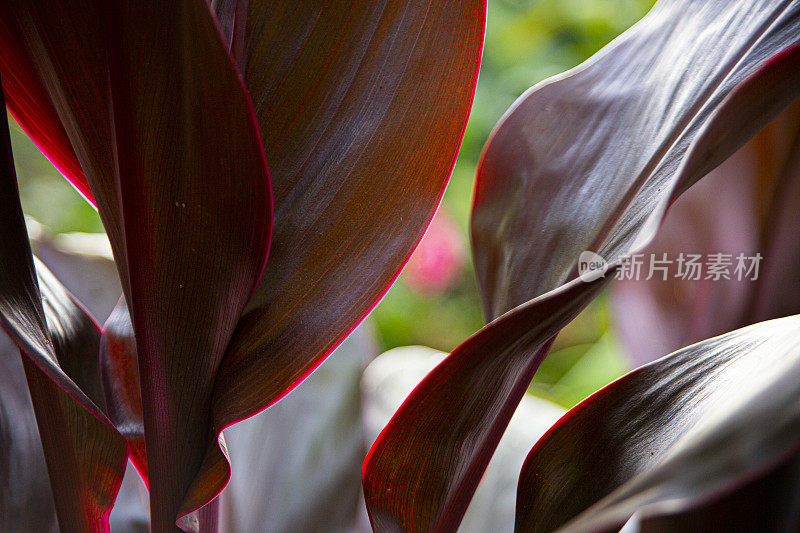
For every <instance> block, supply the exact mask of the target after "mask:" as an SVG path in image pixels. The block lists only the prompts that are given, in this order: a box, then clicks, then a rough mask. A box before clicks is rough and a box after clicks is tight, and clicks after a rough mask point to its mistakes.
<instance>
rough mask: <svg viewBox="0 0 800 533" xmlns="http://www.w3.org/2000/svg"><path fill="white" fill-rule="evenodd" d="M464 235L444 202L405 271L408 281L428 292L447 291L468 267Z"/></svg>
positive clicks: (413, 287)
mask: <svg viewBox="0 0 800 533" xmlns="http://www.w3.org/2000/svg"><path fill="white" fill-rule="evenodd" d="M465 254H466V246H465V242H464V236H463V234H462V233H461V231H460V230H459V228H458V226H457V225H456V223H455V221H454V220H453V218H452V217H451V216H450V215H449V214H448V213H447V211H446V210H445V208H444V206H441V207H440V208H439V210H438V211H437V212H436V215H435V216H434V217H433V220H432V221H431V224H430V226H428V230H427V231H426V232H425V235H424V236H423V237H422V241H420V243H419V246H417V249H416V250H415V251H414V254H413V255H412V256H411V259H409V261H408V264H407V265H406V267H405V270H404V272H403V280H404V282H405V284H406V285H407V286H408V287H409V288H411V289H412V290H414V291H416V292H418V293H421V294H425V295H438V294H442V293H444V292H446V291H447V290H448V289H449V288H451V287H452V286H453V285H454V284H455V282H456V281H457V280H458V278H459V275H460V274H461V271H462V270H463V269H464V260H465Z"/></svg>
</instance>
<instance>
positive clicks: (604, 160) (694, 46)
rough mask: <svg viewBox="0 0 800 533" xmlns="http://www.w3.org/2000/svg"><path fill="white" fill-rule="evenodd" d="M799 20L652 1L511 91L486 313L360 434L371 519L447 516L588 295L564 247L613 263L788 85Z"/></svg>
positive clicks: (492, 222) (482, 234) (758, 121)
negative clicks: (553, 73) (597, 48)
mask: <svg viewBox="0 0 800 533" xmlns="http://www.w3.org/2000/svg"><path fill="white" fill-rule="evenodd" d="M799 28H800V6H798V5H797V4H796V3H791V2H776V1H772V2H757V3H752V2H690V1H681V0H664V1H662V2H660V3H658V4H657V5H656V7H655V8H654V9H653V11H652V12H651V13H650V14H648V15H647V17H645V19H644V20H643V21H641V22H640V23H638V24H637V25H635V26H634V27H633V28H632V29H631V30H629V31H628V32H626V33H625V34H623V35H622V36H621V37H619V38H618V39H616V40H615V41H614V42H613V43H612V44H610V45H609V46H608V47H606V48H605V49H603V50H602V51H601V52H599V53H598V54H597V55H595V56H594V57H593V58H592V59H590V60H589V61H587V62H586V63H584V64H583V65H581V66H579V67H576V69H574V70H572V71H569V72H568V73H566V74H563V75H561V76H557V77H556V78H554V79H551V80H548V81H546V82H543V83H542V84H540V85H539V86H537V87H535V88H534V89H532V90H531V91H529V92H528V93H526V95H524V96H523V97H522V98H521V99H520V100H519V101H518V102H517V103H516V104H515V105H514V106H513V107H512V108H511V110H510V111H509V112H508V113H507V114H506V116H505V117H504V119H503V120H501V123H500V124H499V125H498V127H497V128H496V129H495V131H494V133H493V134H492V137H491V138H490V140H489V142H488V144H487V146H486V148H485V149H484V154H483V156H482V160H481V164H480V166H479V169H478V177H477V180H478V181H477V184H476V192H475V199H474V202H475V203H474V209H473V219H472V236H473V244H474V253H475V263H476V268H477V271H478V275H479V281H480V283H481V289H482V292H483V297H484V306H485V310H486V315H487V316H488V317H489V318H494V317H499V318H496V319H495V320H494V321H493V322H491V323H490V324H489V325H488V326H486V327H485V328H484V329H483V330H481V331H480V332H478V333H477V334H476V335H474V336H473V337H472V338H471V339H469V340H468V341H467V342H465V343H464V344H463V345H462V346H460V347H459V348H457V349H456V350H455V351H454V352H453V353H452V354H451V356H450V357H449V358H448V359H447V360H445V362H443V363H442V364H441V365H440V366H439V367H437V368H436V369H435V370H434V371H433V372H432V373H431V374H429V376H428V377H427V378H426V379H425V380H424V381H423V382H422V383H421V384H420V386H419V387H417V389H415V391H414V392H413V393H412V394H411V395H410V396H409V398H408V399H407V400H406V402H405V403H404V404H403V406H402V407H401V409H400V410H399V411H398V413H397V414H396V416H395V417H394V418H393V420H392V421H391V422H390V424H389V426H387V428H386V430H384V432H383V434H382V435H381V437H380V438H379V439H378V441H377V442H376V444H375V446H373V449H372V450H371V454H370V456H369V457H368V461H367V463H366V464H365V470H364V482H365V490H366V493H367V503H368V506H369V508H370V512H371V518H372V520H373V525H374V526H375V527H376V529H378V530H381V531H383V530H396V529H402V528H407V529H413V530H439V531H445V530H449V529H452V528H453V527H454V526H456V525H457V524H458V522H459V520H460V518H461V515H462V514H463V511H464V509H465V508H466V505H467V503H468V502H469V498H470V497H471V495H472V492H473V491H474V489H475V486H476V485H477V480H478V479H479V477H480V475H481V473H482V472H483V470H484V469H485V467H486V464H487V463H488V460H489V458H490V457H491V454H492V451H493V449H494V446H495V445H496V443H497V440H498V439H499V435H501V434H502V432H503V430H504V428H505V426H506V424H507V423H508V413H509V412H513V408H514V406H515V405H516V402H517V401H519V397H520V395H521V394H522V392H521V391H524V390H525V388H526V387H527V386H528V384H529V382H530V379H531V377H532V375H533V373H534V372H535V370H536V367H537V366H538V363H539V361H540V360H541V358H542V357H544V354H545V352H546V350H547V347H546V341H547V340H548V339H549V338H551V337H552V336H553V335H555V334H556V333H557V332H558V329H559V328H560V327H562V326H563V325H564V324H563V323H560V320H559V319H560V318H561V317H570V318H571V317H573V316H575V314H577V312H578V311H579V310H580V309H582V308H583V307H584V306H585V305H586V304H587V303H588V301H589V300H590V299H591V297H592V296H593V295H594V294H596V291H595V290H589V289H588V288H587V287H590V286H591V284H590V285H586V283H585V282H584V281H583V280H582V279H580V278H578V276H577V274H578V272H577V262H578V258H579V255H580V253H581V252H582V251H584V250H596V251H598V252H599V253H600V255H602V256H603V257H605V259H606V260H607V261H608V262H609V264H610V265H611V267H612V271H611V272H613V267H615V266H617V265H619V264H620V262H621V260H622V259H623V258H624V257H625V255H626V254H628V253H631V252H632V251H635V250H638V249H639V248H640V247H641V246H643V245H645V244H646V243H647V242H648V241H649V240H650V239H651V238H652V236H653V234H654V233H655V231H656V229H657V227H658V225H659V224H660V222H661V220H662V218H663V216H664V212H665V210H666V208H667V206H668V205H669V204H670V203H671V201H672V200H673V199H674V198H675V197H676V196H677V195H678V194H679V193H680V192H682V191H683V190H685V189H686V188H687V187H689V186H690V185H691V184H693V183H694V182H695V181H697V180H698V179H700V178H701V177H702V176H703V175H704V174H706V173H707V172H708V171H709V170H711V169H712V168H714V166H716V165H717V164H719V163H720V162H721V161H722V160H724V159H725V158H726V157H727V156H729V155H730V154H731V153H732V152H734V151H735V150H736V149H737V148H739V147H740V146H741V145H742V144H744V143H745V142H746V141H747V140H748V139H749V137H751V136H752V135H754V134H755V133H756V132H757V131H758V130H759V128H761V127H762V126H763V125H765V124H766V123H767V122H768V121H769V120H770V119H771V118H773V117H774V116H775V115H777V114H778V113H779V112H780V111H781V110H782V109H783V108H784V107H785V106H787V105H788V104H789V103H790V102H791V101H792V100H794V99H795V98H797V96H798V92H799V91H800V83H798V82H799V81H800V69H798V63H800V50H798V46H797V45H796V43H797V41H798V35H800V34H799V33H798V29H799ZM608 278H609V273H607V275H606V278H604V279H605V280H608ZM569 280H572V281H569ZM565 282H568V283H566V284H565ZM592 283H594V284H596V285H597V284H602V283H604V281H594V282H592ZM548 291H549V292H548ZM531 298H534V299H533V300H530V299H531ZM524 302H527V303H524ZM519 304H522V305H519ZM517 305H519V307H517V308H514V306H517ZM503 313H505V314H503ZM554 317H555V318H554ZM559 323H560V325H559ZM495 336H501V337H502V340H499V339H497V338H496V337H495ZM483 339H487V340H489V339H491V341H490V342H486V343H484V342H483ZM501 377H502V385H500V383H498V379H500V378H501ZM511 391H514V392H513V393H512V392H511ZM478 402H480V403H478ZM476 404H477V405H476Z"/></svg>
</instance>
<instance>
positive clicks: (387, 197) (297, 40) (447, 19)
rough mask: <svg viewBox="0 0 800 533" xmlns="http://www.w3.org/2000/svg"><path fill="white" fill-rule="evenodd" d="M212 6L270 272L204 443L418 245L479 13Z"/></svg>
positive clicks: (457, 126) (254, 408)
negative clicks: (266, 169) (246, 130)
mask: <svg viewBox="0 0 800 533" xmlns="http://www.w3.org/2000/svg"><path fill="white" fill-rule="evenodd" d="M215 4H216V7H217V9H218V18H219V19H220V20H232V19H235V23H234V26H235V27H236V28H237V29H238V30H241V28H242V27H244V28H246V31H245V33H244V38H243V41H241V42H242V43H243V44H242V46H241V48H237V45H236V44H235V43H236V40H235V39H233V36H232V34H231V41H230V42H232V43H234V51H233V55H234V56H235V57H236V58H237V60H238V61H239V65H240V68H241V71H242V73H243V75H244V77H245V82H246V85H247V88H248V91H249V93H250V96H251V98H252V100H253V104H254V107H255V110H256V114H257V116H258V121H259V124H260V126H261V135H262V138H263V141H264V149H265V151H266V156H267V160H268V161H269V164H270V173H271V176H272V180H273V188H274V191H275V234H274V238H273V243H272V248H271V250H270V258H269V261H268V262H267V266H266V269H265V271H264V275H263V277H262V279H261V282H260V284H259V286H258V288H257V289H256V292H255V294H254V296H253V299H252V300H251V301H250V303H249V304H248V306H247V309H246V310H245V314H244V316H243V318H242V320H241V322H240V323H239V325H238V326H237V330H236V333H235V335H234V338H233V340H232V342H231V345H230V347H229V349H228V353H227V355H226V357H225V360H224V361H223V364H222V367H221V369H220V375H219V378H218V380H217V387H216V389H215V401H214V422H215V428H216V430H217V431H219V430H221V429H222V428H224V427H225V426H227V425H230V424H232V423H234V422H237V421H239V420H241V419H242V418H245V417H248V416H251V415H253V414H254V413H256V412H258V411H260V410H262V409H264V408H265V407H267V406H269V405H271V404H272V403H274V402H276V401H277V400H279V399H280V398H281V397H282V396H283V395H284V394H286V393H287V392H288V391H290V390H291V389H292V388H293V387H295V386H296V385H297V384H298V383H299V382H300V381H302V379H303V378H304V377H306V376H307V375H308V374H309V373H310V372H311V371H312V370H313V369H314V368H315V367H316V366H317V365H318V364H319V363H320V362H321V361H322V360H323V359H324V358H325V357H326V356H327V354H329V353H330V352H331V350H333V349H334V348H335V347H336V346H337V345H338V344H339V343H340V342H341V341H342V339H344V338H345V337H346V336H347V335H348V334H349V333H350V332H351V331H352V330H353V328H354V327H355V326H356V325H357V324H358V323H359V322H360V321H361V320H362V319H363V318H364V316H365V315H366V314H367V313H368V312H369V310H370V309H371V308H372V307H373V306H374V305H375V304H376V302H377V301H378V300H379V298H380V297H381V296H382V295H383V294H384V292H385V291H386V290H387V288H388V287H389V285H390V284H391V283H392V281H394V279H395V278H396V276H397V274H398V273H399V271H400V269H401V267H402V266H403V264H404V263H405V261H406V260H407V259H408V257H409V255H410V254H411V252H412V250H413V248H414V246H415V245H416V244H417V242H418V241H419V239H420V238H421V237H422V234H423V232H424V231H425V227H426V226H427V224H428V222H429V221H430V219H431V217H432V215H433V212H434V210H435V208H436V206H437V204H438V203H439V200H440V198H441V196H442V193H443V191H444V187H445V184H446V183H447V180H448V178H449V176H450V172H451V171H452V168H453V164H454V162H455V157H456V153H457V151H458V148H459V146H460V144H461V139H462V136H463V133H464V128H465V125H466V121H467V116H468V114H469V109H470V105H471V102H472V97H473V94H474V90H475V83H476V81H477V71H478V66H479V62H480V55H481V49H482V43H483V33H484V24H485V10H486V2H485V0H459V1H455V0H431V1H426V2H417V1H408V0H390V1H378V2H376V1H373V0H369V1H362V0H353V1H349V2H323V3H321V2H316V1H300V2H277V1H265V0H258V1H250V2H225V1H221V2H215ZM243 6H246V17H245V16H244V14H243V12H242V8H243ZM231 9H233V10H235V9H239V11H229V10H231ZM226 10H227V11H226ZM245 18H246V20H245ZM225 27H228V28H230V27H231V26H230V23H223V28H225ZM231 31H232V30H231ZM321 51H324V53H321ZM210 452H211V453H210V454H209V456H208V457H207V459H208V473H209V475H216V474H214V472H222V471H223V470H220V469H219V468H218V467H219V463H218V461H219V460H220V457H219V456H218V455H217V456H216V457H214V454H215V453H216V451H215V450H213V449H212V450H210ZM201 482H202V480H198V483H201Z"/></svg>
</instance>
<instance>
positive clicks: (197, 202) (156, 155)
mask: <svg viewBox="0 0 800 533" xmlns="http://www.w3.org/2000/svg"><path fill="white" fill-rule="evenodd" d="M113 11H114V13H113V15H112V17H111V18H112V19H113V22H112V23H111V27H113V28H114V31H115V32H116V36H117V40H115V41H112V43H111V50H112V52H111V56H112V57H111V61H110V63H111V66H112V68H111V80H112V83H111V85H112V90H113V93H114V117H115V134H116V138H117V139H118V144H117V146H116V149H117V156H118V160H119V173H120V176H119V179H120V184H121V187H120V190H121V199H122V212H123V217H124V220H125V246H126V248H127V250H128V253H129V254H130V255H129V260H130V263H129V265H128V270H129V275H130V287H131V295H132V299H131V300H130V309H131V314H132V318H133V324H134V330H135V334H136V345H137V349H138V355H139V357H138V363H139V365H138V366H139V372H140V376H141V387H142V404H143V414H144V427H145V440H146V444H147V445H146V448H147V463H148V477H149V488H150V508H151V513H152V527H153V529H154V531H160V530H164V529H166V528H168V527H170V524H174V522H175V519H176V517H177V516H178V515H181V516H182V515H184V514H186V513H189V512H190V511H193V510H194V509H195V508H197V507H199V506H201V505H204V504H205V503H206V502H208V501H209V500H210V499H212V498H213V497H214V496H215V495H216V494H217V493H218V492H219V491H220V490H221V489H222V487H223V484H222V483H224V481H226V479H225V478H227V475H226V476H225V478H223V479H221V480H215V481H222V483H220V482H217V483H214V484H205V485H204V486H203V487H202V488H201V492H200V494H201V495H200V497H199V498H198V499H189V500H185V497H186V494H187V489H188V488H189V485H190V483H191V481H192V479H194V477H195V475H196V474H197V472H198V470H199V468H200V464H201V462H202V459H203V456H204V454H205V451H206V448H207V447H208V446H211V447H213V448H215V449H216V453H217V454H218V455H217V456H218V457H222V454H221V453H220V450H219V448H217V442H216V441H217V439H216V434H214V435H212V431H211V429H210V427H209V422H210V416H209V414H210V413H209V409H210V407H211V392H212V387H213V385H214V381H215V378H216V373H217V368H218V367H219V365H220V362H221V360H222V356H223V354H224V351H225V347H226V346H227V344H228V340H229V339H230V336H231V334H232V332H233V328H234V326H235V325H236V322H237V321H238V318H239V316H240V315H241V312H242V309H243V307H244V304H245V302H246V301H247V299H248V298H249V297H250V295H251V294H252V291H253V288H254V286H255V284H256V282H257V281H258V278H259V276H260V274H261V270H262V268H263V265H264V260H265V257H266V251H267V247H268V244H269V232H270V225H271V222H272V217H271V207H272V201H271V200H272V198H271V194H270V189H269V179H268V176H267V171H266V165H265V161H264V155H263V150H262V148H261V142H260V138H259V135H258V131H257V129H256V124H255V120H254V117H253V114H252V109H251V107H250V102H249V99H248V98H247V95H246V93H245V91H244V87H243V86H242V83H241V80H240V79H239V77H238V74H237V72H236V70H235V68H234V66H233V64H232V63H231V60H230V57H229V55H228V53H227V51H226V49H225V47H224V45H223V43H222V41H221V39H220V35H219V33H218V30H217V28H216V26H215V24H214V22H213V20H212V18H211V15H210V13H209V12H208V9H207V7H206V5H205V3H203V2H192V1H188V0H185V1H180V2H166V3H165V2H145V3H142V2H121V3H118V5H117V6H116V7H115V9H114V10H113ZM154 21H155V22H154ZM111 39H112V40H113V37H112V38H111ZM142 42H147V43H148V46H147V47H142V46H141V43H142ZM152 50H160V51H161V53H157V54H152V53H151V52H152ZM209 72H213V73H214V75H213V76H209V75H208V73H209ZM162 113H168V114H169V117H170V118H169V120H162V117H161V115H162ZM154 114H155V115H154ZM224 466H225V468H226V469H227V465H224ZM184 527H190V525H188V524H184ZM201 527H206V526H203V525H201Z"/></svg>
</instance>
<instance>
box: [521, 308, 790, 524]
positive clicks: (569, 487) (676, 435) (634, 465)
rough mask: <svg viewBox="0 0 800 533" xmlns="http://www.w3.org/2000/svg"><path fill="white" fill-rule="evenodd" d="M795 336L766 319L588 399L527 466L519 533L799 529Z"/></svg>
mask: <svg viewBox="0 0 800 533" xmlns="http://www.w3.org/2000/svg"><path fill="white" fill-rule="evenodd" d="M798 331H800V318H799V317H797V316H794V317H789V318H782V319H777V320H773V321H769V322H762V323H759V324H756V325H754V326H750V327H747V328H744V329H741V330H737V331H734V332H732V333H728V334H725V335H722V336H720V337H715V338H713V339H709V340H706V341H703V342H701V343H698V344H695V345H693V346H689V347H688V348H684V349H682V350H679V351H677V352H675V353H673V354H671V355H668V356H666V357H664V358H662V359H659V360H658V361H655V362H653V363H651V364H648V365H646V366H643V367H641V368H638V369H636V370H634V371H633V372H631V373H629V374H627V375H625V376H623V377H622V378H620V379H619V380H617V381H615V382H614V383H612V384H611V385H608V386H607V387H605V388H604V389H601V390H600V391H599V392H597V393H595V394H594V395H592V396H590V397H589V398H587V399H586V400H585V401H584V402H582V403H581V404H579V405H578V406H576V407H575V408H574V409H572V410H571V411H569V412H568V413H567V414H566V415H565V416H564V417H563V418H562V419H561V420H559V422H558V423H556V425H555V426H553V428H551V430H550V431H549V432H548V433H547V434H546V435H545V436H544V437H542V439H541V440H540V441H539V442H538V443H537V444H536V446H535V447H534V448H533V450H532V451H531V453H530V455H529V456H528V458H527V459H526V461H525V466H524V468H523V470H522V474H521V477H520V483H519V489H518V500H517V531H552V530H555V529H557V528H562V529H559V531H570V532H578V531H585V532H598V531H617V530H618V529H619V528H620V527H621V526H622V525H623V524H624V523H625V522H626V521H627V520H628V519H629V518H630V517H631V516H632V515H633V514H634V513H637V517H638V520H639V524H640V527H642V528H643V530H645V531H649V530H650V529H648V528H649V527H656V526H657V525H658V524H660V525H661V527H666V526H668V525H671V527H672V528H679V527H680V526H681V524H682V525H683V527H687V526H688V525H690V524H694V525H695V527H700V526H701V525H702V524H704V523H705V524H706V526H707V527H711V524H712V523H713V528H714V529H717V528H718V529H720V530H724V531H754V530H759V531H789V530H793V529H796V528H797V527H798V516H797V514H796V513H797V508H796V502H797V496H798V494H797V488H796V482H797V479H798V477H797V476H798V470H797V465H798V454H799V453H800V415H798V413H800V409H798V403H799V402H800V387H798V383H800V380H798V376H800V335H798ZM765 482H767V483H765ZM703 508H705V513H704V512H703ZM756 509H757V511H756ZM715 510H716V511H723V510H724V511H725V512H719V513H715V512H714V511H715ZM571 519H572V520H571ZM570 520H571V521H570ZM700 529H703V528H702V527H700ZM666 530H674V529H670V528H669V527H668V528H667V529H666Z"/></svg>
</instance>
